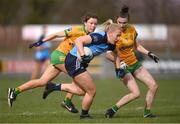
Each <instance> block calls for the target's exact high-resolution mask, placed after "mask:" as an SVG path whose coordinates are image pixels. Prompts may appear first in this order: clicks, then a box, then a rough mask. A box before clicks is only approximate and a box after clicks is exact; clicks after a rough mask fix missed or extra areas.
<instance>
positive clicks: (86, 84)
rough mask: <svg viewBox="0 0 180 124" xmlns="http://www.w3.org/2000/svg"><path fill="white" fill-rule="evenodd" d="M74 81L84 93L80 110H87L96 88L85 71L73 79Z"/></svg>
mask: <svg viewBox="0 0 180 124" xmlns="http://www.w3.org/2000/svg"><path fill="white" fill-rule="evenodd" d="M74 80H75V83H76V84H77V85H78V86H79V87H81V89H83V90H84V91H85V96H84V98H83V101H82V109H83V110H89V109H90V106H91V104H92V102H93V98H94V96H95V94H96V86H95V85H94V83H93V80H92V78H91V76H90V74H89V73H88V72H87V71H86V72H84V73H81V74H79V75H77V76H76V77H74Z"/></svg>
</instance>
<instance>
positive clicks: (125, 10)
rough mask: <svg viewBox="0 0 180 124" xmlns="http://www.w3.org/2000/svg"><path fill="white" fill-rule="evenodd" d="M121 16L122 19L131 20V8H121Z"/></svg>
mask: <svg viewBox="0 0 180 124" xmlns="http://www.w3.org/2000/svg"><path fill="white" fill-rule="evenodd" d="M119 16H120V17H122V18H128V19H129V7H128V6H126V5H123V7H122V8H121V11H120V13H119Z"/></svg>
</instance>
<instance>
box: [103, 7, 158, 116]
mask: <svg viewBox="0 0 180 124" xmlns="http://www.w3.org/2000/svg"><path fill="white" fill-rule="evenodd" d="M128 11H129V8H128V7H127V6H126V5H124V6H123V7H122V9H121V11H120V14H119V16H118V18H117V23H118V24H119V25H120V26H121V30H122V33H121V36H120V40H119V41H118V42H117V43H116V52H117V55H118V57H119V58H118V57H117V58H116V76H117V77H118V78H121V79H122V81H123V83H124V85H125V86H126V87H127V88H128V90H129V93H127V94H126V95H124V96H123V97H122V98H121V99H119V101H118V102H117V103H116V104H114V105H113V106H112V107H111V108H109V109H107V111H106V113H105V116H106V117H107V118H112V117H113V116H114V114H115V113H116V112H117V111H118V109H119V108H121V107H123V106H124V105H126V104H127V103H129V102H131V101H133V100H135V99H136V98H138V97H139V96H140V91H139V88H138V85H137V83H136V80H135V79H138V80H140V81H141V82H143V83H144V84H145V85H146V86H147V87H148V91H147V94H146V99H145V107H144V114H143V117H144V118H153V117H156V116H155V115H154V114H152V113H151V111H150V110H151V107H152V103H153V100H154V96H155V94H156V91H157V89H158V85H157V83H156V81H155V80H154V78H153V77H152V75H151V74H150V73H149V71H148V70H147V69H146V68H145V67H144V66H143V65H142V64H141V63H140V62H139V61H138V60H137V58H136V56H135V53H134V52H135V50H137V51H139V52H140V53H143V54H145V55H148V56H149V57H150V58H151V59H153V60H154V61H155V62H156V63H157V62H158V61H159V58H158V57H157V56H156V55H155V54H153V53H152V52H150V51H148V50H146V49H145V48H144V47H143V46H142V45H141V44H140V43H139V42H136V37H137V32H136V30H135V28H134V27H133V26H131V25H129V24H128V22H129V12H128ZM107 58H109V57H107ZM109 59H110V58H109ZM110 60H111V61H113V59H112V58H111V59H110ZM114 60H115V59H114ZM117 60H118V61H117ZM119 60H121V61H122V62H119ZM118 63H120V64H118ZM121 63H123V64H124V63H126V64H127V65H128V66H127V68H120V67H121Z"/></svg>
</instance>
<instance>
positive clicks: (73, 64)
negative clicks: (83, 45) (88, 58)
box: [65, 53, 86, 77]
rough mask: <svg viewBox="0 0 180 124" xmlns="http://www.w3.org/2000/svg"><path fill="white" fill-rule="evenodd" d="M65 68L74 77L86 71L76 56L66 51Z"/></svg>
mask: <svg viewBox="0 0 180 124" xmlns="http://www.w3.org/2000/svg"><path fill="white" fill-rule="evenodd" d="M65 68H66V70H67V72H68V74H69V75H70V76H71V77H75V76H77V75H78V74H81V73H83V72H85V71H86V68H85V67H83V66H82V65H81V63H80V61H79V60H78V58H77V57H76V56H73V55H72V54H70V53H68V54H67V56H66V59H65Z"/></svg>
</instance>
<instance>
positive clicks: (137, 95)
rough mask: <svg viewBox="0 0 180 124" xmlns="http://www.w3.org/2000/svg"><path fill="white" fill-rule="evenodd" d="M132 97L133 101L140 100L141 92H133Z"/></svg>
mask: <svg viewBox="0 0 180 124" xmlns="http://www.w3.org/2000/svg"><path fill="white" fill-rule="evenodd" d="M132 96H133V99H137V98H139V97H140V91H139V90H137V91H134V92H132Z"/></svg>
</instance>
